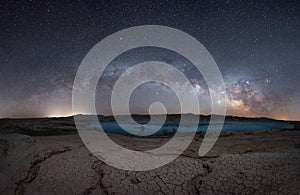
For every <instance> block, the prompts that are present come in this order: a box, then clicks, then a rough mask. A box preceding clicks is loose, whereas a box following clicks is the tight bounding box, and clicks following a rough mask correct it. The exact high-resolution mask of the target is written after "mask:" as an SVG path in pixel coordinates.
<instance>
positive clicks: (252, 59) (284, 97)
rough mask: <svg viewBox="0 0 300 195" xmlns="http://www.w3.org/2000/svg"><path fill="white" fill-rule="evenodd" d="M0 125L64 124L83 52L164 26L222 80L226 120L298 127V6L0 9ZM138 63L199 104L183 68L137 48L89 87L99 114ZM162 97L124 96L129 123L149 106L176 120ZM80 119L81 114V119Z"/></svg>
mask: <svg viewBox="0 0 300 195" xmlns="http://www.w3.org/2000/svg"><path fill="white" fill-rule="evenodd" d="M0 9H1V11H0V16H1V20H0V27H1V35H0V41H1V44H0V117H1V118H3V117H50V116H67V115H72V105H71V104H72V85H73V80H74V77H75V74H76V71H77V69H78V67H79V65H80V63H81V61H82V59H83V58H84V56H85V55H86V54H87V53H88V52H89V50H90V49H91V48H92V47H93V46H94V45H95V44H97V43H98V42H99V41H101V40H102V39H103V38H105V37H107V36H109V35H110V34H112V33H114V32H117V31H119V30H122V29H125V28H129V27H133V26H137V25H146V24H147V25H149V24H151V25H165V26H169V27H173V28H177V29H179V30H182V31H184V32H186V33H188V34H190V35H191V36H193V37H195V38H196V39H198V40H199V41H200V42H201V43H202V44H203V45H204V46H205V47H206V48H207V50H208V51H209V52H210V53H211V55H212V56H213V58H214V60H215V61H216V63H217V64H218V66H219V68H220V71H221V73H222V75H223V78H224V81H225V85H226V92H227V96H228V97H227V98H226V103H227V106H228V107H227V114H228V115H239V116H265V117H271V118H276V119H289V120H291V119H296V120H300V112H299V110H300V98H299V97H300V90H299V85H300V84H299V83H300V3H299V1H280V2H275V1H274V2H273V1H269V2H266V1H257V2H254V1H253V2H252V1H249V2H248V1H242V2H240V1H231V0H230V1H229V0H227V1H220V2H219V1H218V2H202V1H167V0H165V1H162V0H160V1H135V0H127V1H111V0H103V1H78V0H77V1H75V0H74V1H63V0H61V1H47V0H45V1H37V0H27V1H20V2H17V1H5V0H3V1H1V2H0ZM147 60H159V61H163V62H166V63H169V64H171V65H173V66H175V67H177V68H178V69H180V70H181V71H182V72H183V73H184V74H186V75H187V76H188V77H189V79H190V81H191V82H192V83H193V86H194V87H195V89H196V90H197V92H198V97H199V98H202V99H203V101H202V102H203V105H202V106H203V109H202V110H203V114H208V113H209V112H210V108H209V106H208V103H209V102H207V98H209V94H208V92H207V86H206V84H205V82H204V80H203V78H202V77H201V74H200V73H197V72H196V71H195V69H194V67H193V65H192V64H190V63H189V61H187V60H186V59H185V58H183V57H182V56H180V55H177V54H176V53H173V52H171V51H168V50H165V49H161V48H153V47H144V48H139V49H134V50H130V51H128V52H126V53H124V54H122V55H120V56H119V57H117V58H116V59H115V60H114V61H113V62H112V63H111V64H110V65H109V66H108V67H107V69H106V71H105V72H104V74H103V75H102V76H101V78H100V80H99V82H98V88H97V92H98V93H97V98H96V106H97V111H98V112H99V114H110V111H111V110H110V107H109V100H110V93H111V88H112V86H113V84H114V82H115V81H116V79H117V78H118V76H120V75H121V74H122V72H124V71H125V70H126V69H127V68H128V67H130V66H133V65H135V64H136V63H140V62H142V61H147ZM173 96H174V94H172V92H171V91H170V89H168V88H166V87H164V86H160V85H159V84H157V83H148V84H145V85H143V86H141V87H140V88H138V89H137V90H136V91H135V92H134V94H132V98H131V100H132V101H131V104H130V109H131V111H132V113H147V110H148V106H149V104H151V101H153V99H154V100H159V101H161V102H162V103H165V104H167V106H166V107H167V108H168V111H169V112H170V113H176V112H177V111H178V105H177V103H178V102H177V99H176V98H174V97H173ZM83 112H84V111H83Z"/></svg>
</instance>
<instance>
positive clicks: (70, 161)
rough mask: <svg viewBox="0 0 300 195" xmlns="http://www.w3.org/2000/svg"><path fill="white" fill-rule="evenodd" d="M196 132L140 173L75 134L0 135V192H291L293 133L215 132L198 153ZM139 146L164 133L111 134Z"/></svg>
mask: <svg viewBox="0 0 300 195" xmlns="http://www.w3.org/2000/svg"><path fill="white" fill-rule="evenodd" d="M202 137H203V135H201V134H197V135H196V136H195V138H194V141H193V142H192V143H191V145H190V147H189V148H188V149H187V150H186V151H185V152H184V153H183V154H182V155H181V156H180V157H179V158H177V159H176V160H175V161H173V162H172V163H170V164H168V165H166V166H163V167H161V168H158V169H154V170H151V171H146V172H130V171H122V170H118V169H115V168H113V167H110V166H108V165H106V164H104V163H103V162H102V161H100V160H98V159H97V158H95V157H94V156H93V155H92V154H91V153H90V152H89V151H88V150H87V149H86V147H85V146H84V144H83V143H82V141H81V139H80V137H79V136H78V135H76V134H75V135H61V136H35V137H32V136H28V135H22V134H16V133H2V135H0V147H1V150H0V152H1V153H0V155H1V157H0V194H145V193H147V194H199V193H200V194H212V193H216V194H224V193H227V194H253V193H255V194H266V193H267V194H269V193H271V194H299V193H300V167H299V165H300V163H299V162H300V150H299V147H300V131H297V130H293V131H255V132H247V133H226V132H224V133H222V136H221V137H220V138H219V140H218V141H217V144H216V145H215V146H214V147H213V149H212V150H211V151H210V152H209V153H208V154H207V155H206V156H205V157H201V158H200V157H198V156H197V151H198V149H199V146H200V144H201V141H202ZM111 138H112V139H113V140H114V141H115V142H117V143H118V144H120V145H122V146H124V147H127V148H131V149H136V150H147V149H151V148H154V147H157V146H159V145H161V144H163V143H165V142H166V141H167V140H168V139H169V138H167V137H156V138H138V137H128V136H121V135H111Z"/></svg>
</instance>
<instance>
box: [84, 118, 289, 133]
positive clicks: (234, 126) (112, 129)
mask: <svg viewBox="0 0 300 195" xmlns="http://www.w3.org/2000/svg"><path fill="white" fill-rule="evenodd" d="M178 124H179V122H178V121H167V122H165V124H164V125H163V126H162V127H161V128H160V126H156V125H151V126H147V127H146V128H142V125H138V124H125V123H123V125H125V126H127V128H130V129H131V130H132V131H134V132H135V133H136V134H140V133H141V132H146V131H155V130H157V131H156V132H155V133H154V134H153V135H163V134H164V133H165V132H170V133H171V132H172V131H173V130H174V129H176V130H177V129H178ZM208 124H209V123H208V122H200V123H199V124H195V123H194V124H191V123H189V124H182V131H186V132H188V131H191V129H193V128H197V132H205V131H206V130H207V127H208ZM95 126H96V124H91V125H90V127H92V128H93V127H95ZM101 126H102V128H103V129H104V130H105V131H106V132H107V133H112V134H122V135H128V134H130V133H128V132H126V131H124V130H123V129H122V128H121V127H120V126H119V125H118V123H116V122H101ZM218 127H219V124H212V125H211V129H212V130H215V129H216V128H218ZM292 128H294V125H293V124H291V123H289V122H284V121H269V122H225V123H224V124H223V128H222V130H223V131H232V132H245V131H252V130H281V129H292ZM142 129H143V130H142Z"/></svg>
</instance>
